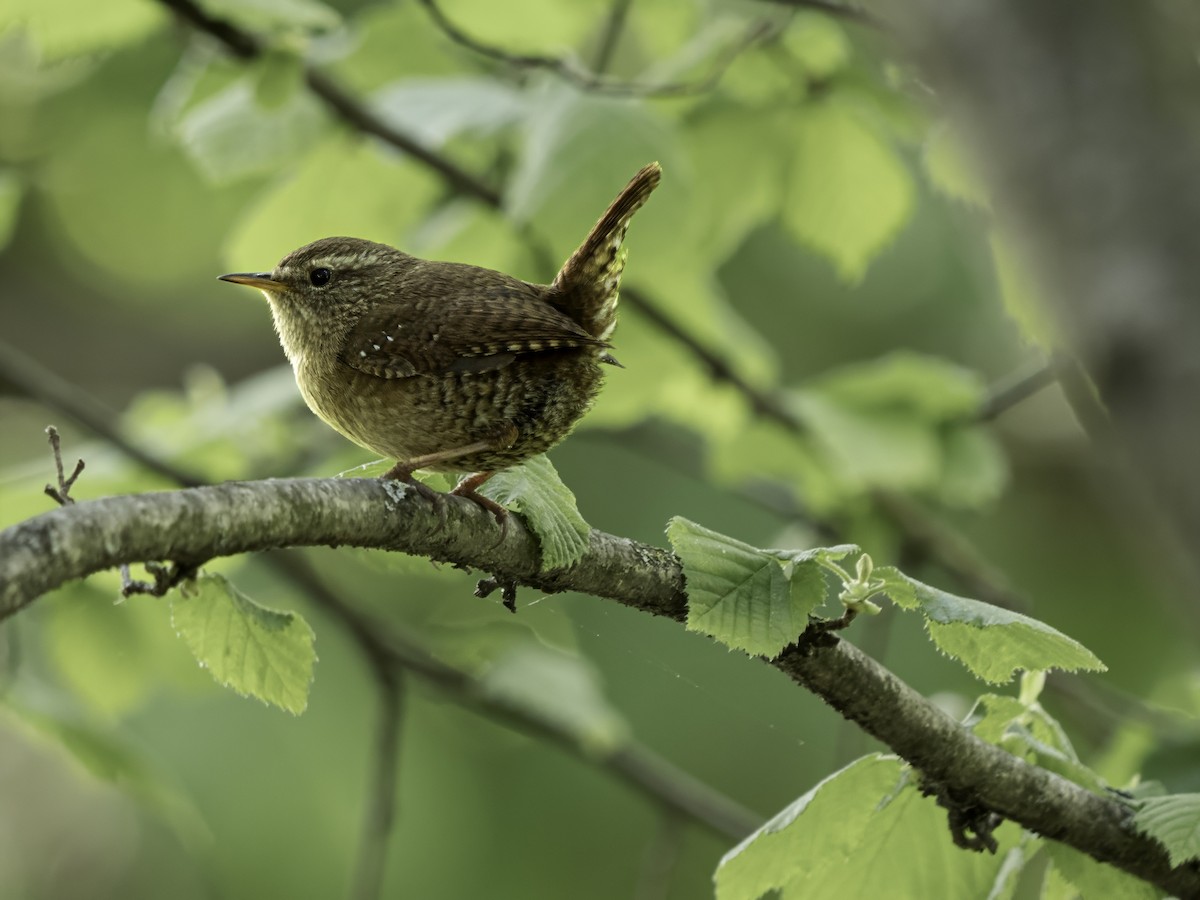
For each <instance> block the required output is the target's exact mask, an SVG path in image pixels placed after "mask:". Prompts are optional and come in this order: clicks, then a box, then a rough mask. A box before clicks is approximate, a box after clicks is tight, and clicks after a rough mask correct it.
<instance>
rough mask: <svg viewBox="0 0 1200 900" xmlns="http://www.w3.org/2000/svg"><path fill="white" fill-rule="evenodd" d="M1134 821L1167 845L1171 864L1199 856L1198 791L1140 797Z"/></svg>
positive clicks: (1178, 864)
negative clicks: (1196, 792)
mask: <svg viewBox="0 0 1200 900" xmlns="http://www.w3.org/2000/svg"><path fill="white" fill-rule="evenodd" d="M1133 824H1134V825H1135V826H1137V829H1138V830H1139V831H1141V832H1142V833H1143V834H1148V835H1150V837H1152V838H1154V839H1155V840H1156V841H1158V842H1159V843H1160V844H1162V845H1163V846H1164V847H1166V848H1167V853H1169V854H1170V857H1171V865H1172V866H1180V865H1183V864H1184V863H1185V862H1187V861H1188V860H1193V859H1200V794H1168V795H1167V796H1165V797H1150V798H1148V799H1146V800H1143V801H1141V803H1140V804H1139V807H1138V811H1137V813H1136V814H1135V815H1134V817H1133Z"/></svg>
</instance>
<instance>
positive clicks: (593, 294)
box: [551, 162, 662, 340]
mask: <svg viewBox="0 0 1200 900" xmlns="http://www.w3.org/2000/svg"><path fill="white" fill-rule="evenodd" d="M661 178H662V167H660V166H659V164H658V163H656V162H655V163H650V165H648V166H645V167H644V168H643V169H642V170H641V171H639V172H638V173H637V174H636V175H634V176H633V178H632V179H631V180H630V182H629V184H627V185H626V186H625V189H624V190H623V191H621V193H620V194H618V195H617V199H616V200H614V201H613V202H612V204H611V205H610V206H609V207H608V210H607V211H606V212H605V213H604V215H603V216H601V217H600V221H599V222H597V223H596V224H595V226H594V227H593V228H592V230H591V232H590V233H589V234H588V236H587V237H586V238H585V239H584V241H583V243H582V244H580V245H579V249H578V250H576V251H575V252H574V253H572V254H571V258H570V259H568V260H567V262H566V264H565V265H564V266H563V267H562V270H561V271H560V272H559V273H558V276H557V277H556V278H555V279H554V283H553V284H552V285H551V287H552V288H553V291H554V293H553V294H552V298H551V302H552V303H553V304H554V305H555V306H557V307H558V308H559V309H561V310H562V311H563V312H564V313H566V314H567V315H568V316H570V317H571V318H572V319H573V320H574V321H575V322H577V323H578V324H579V325H580V326H582V327H583V329H584V330H585V331H586V332H587V333H588V334H590V335H592V336H593V337H596V338H599V339H600V340H607V338H608V337H609V335H611V334H612V331H613V328H615V327H616V324H617V297H618V291H619V288H620V285H621V272H622V271H623V270H624V269H625V255H626V253H625V250H624V249H623V248H622V246H621V244H622V242H623V241H624V240H625V232H626V230H628V228H629V220H630V219H632V218H633V214H634V213H636V212H637V211H638V210H639V209H641V207H642V204H644V203H645V202H646V198H648V197H649V196H650V193H651V192H652V191H653V190H654V189H655V188H656V187H658V182H659V180H660V179H661Z"/></svg>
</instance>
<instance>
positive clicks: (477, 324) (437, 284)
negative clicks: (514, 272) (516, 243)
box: [342, 263, 607, 378]
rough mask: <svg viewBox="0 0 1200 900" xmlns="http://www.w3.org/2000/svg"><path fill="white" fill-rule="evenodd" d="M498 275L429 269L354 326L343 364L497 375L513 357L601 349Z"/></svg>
mask: <svg viewBox="0 0 1200 900" xmlns="http://www.w3.org/2000/svg"><path fill="white" fill-rule="evenodd" d="M544 290H545V289H544V288H541V289H539V288H535V287H533V286H532V285H529V284H526V283H525V282H523V281H518V280H517V279H515V278H510V277H508V276H506V275H503V274H501V273H499V272H492V271H490V270H488V269H478V268H476V267H473V266H458V265H451V264H448V263H430V264H428V265H427V266H426V267H425V269H424V271H423V272H420V273H417V275H416V277H410V278H408V279H406V280H405V282H404V283H403V284H402V285H400V286H398V288H397V290H396V294H397V295H398V297H397V298H396V299H395V300H392V301H389V302H382V303H379V304H377V305H376V306H375V307H374V308H373V309H372V310H370V311H368V312H367V313H366V314H364V315H363V317H362V318H361V319H359V321H358V323H357V324H356V325H355V327H354V329H353V330H352V331H351V333H350V335H349V337H348V338H347V340H346V343H345V345H344V348H343V351H342V360H343V362H345V363H346V364H347V365H349V366H352V367H354V368H356V369H359V370H360V371H363V372H367V373H369V374H371V375H376V376H378V377H380V378H407V377H410V376H413V375H439V374H443V373H446V372H480V371H486V370H488V369H494V368H500V367H502V366H506V365H508V364H509V363H511V362H512V361H513V360H514V359H516V357H517V356H518V355H520V354H525V353H537V352H545V351H555V350H565V349H570V348H576V347H584V346H607V344H605V343H604V342H603V341H600V340H597V339H596V338H594V337H592V336H591V335H589V334H588V333H587V332H585V331H584V330H583V329H582V328H580V327H579V326H578V325H577V324H575V323H574V322H572V321H571V320H570V319H569V318H567V317H566V316H565V315H564V314H563V313H561V312H559V311H558V310H556V309H554V307H552V306H550V305H549V304H547V303H546V302H545V301H544V300H542V299H541V294H540V291H544Z"/></svg>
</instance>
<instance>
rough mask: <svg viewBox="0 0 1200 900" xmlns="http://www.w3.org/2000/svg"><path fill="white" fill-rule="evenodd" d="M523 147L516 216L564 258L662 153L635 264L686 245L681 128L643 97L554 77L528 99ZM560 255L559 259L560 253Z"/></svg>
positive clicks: (636, 229)
mask: <svg viewBox="0 0 1200 900" xmlns="http://www.w3.org/2000/svg"><path fill="white" fill-rule="evenodd" d="M527 102H528V104H529V106H528V109H529V115H528V116H527V117H526V119H525V122H524V125H523V128H522V132H523V133H522V140H521V151H520V155H519V157H518V159H517V162H516V167H515V169H514V171H513V174H512V177H511V178H510V179H509V180H508V184H507V185H506V187H505V197H504V203H505V208H506V209H507V211H508V214H509V215H510V216H511V217H512V218H513V219H514V220H516V221H517V222H521V223H526V222H532V223H533V224H534V225H535V226H536V229H537V231H538V232H539V233H540V234H542V235H544V236H545V238H546V239H547V241H548V242H549V243H550V244H551V245H552V246H553V251H554V254H555V255H556V256H559V257H562V258H563V259H565V258H566V255H567V254H568V253H570V252H572V251H573V250H574V249H575V248H576V247H577V246H578V245H579V243H580V241H582V240H583V238H584V236H585V235H586V234H587V232H588V229H590V228H591V227H592V225H593V224H594V223H595V222H596V220H597V219H598V218H599V217H600V215H601V214H602V213H603V212H604V210H605V209H606V208H607V207H608V204H609V203H610V202H612V199H613V198H614V197H615V196H616V195H617V192H618V191H619V190H620V189H621V188H623V187H624V186H625V184H626V182H628V180H629V179H630V178H631V177H632V176H633V174H634V172H636V171H638V169H640V168H641V167H642V166H644V165H646V163H648V162H651V161H653V160H659V161H660V162H661V163H662V166H663V171H664V177H663V183H662V185H661V186H660V187H659V188H658V189H657V190H655V192H654V195H653V197H652V198H651V199H650V200H649V201H648V202H647V204H646V207H645V209H643V210H641V211H640V212H639V213H638V214H637V217H636V219H635V220H634V224H633V226H632V227H631V229H630V238H629V242H628V246H629V247H630V257H629V259H630V262H629V265H630V269H631V271H632V270H633V269H634V267H637V269H638V270H639V271H640V269H641V267H642V266H643V265H645V264H647V263H651V262H653V261H654V260H655V259H656V257H658V256H659V255H665V256H667V257H670V258H674V257H675V256H677V255H678V253H679V252H680V249H681V248H678V247H676V245H677V244H678V243H679V223H680V222H681V221H686V215H687V211H688V210H687V204H688V200H689V191H688V188H689V184H688V181H687V178H686V175H685V172H686V167H685V166H683V165H681V164H679V163H678V162H677V161H678V160H679V159H680V157H681V155H682V154H681V152H680V149H679V147H678V139H677V137H676V135H675V132H674V131H673V130H672V129H671V128H669V127H668V125H667V123H666V122H665V121H664V120H663V118H662V116H659V115H655V114H654V113H653V112H652V111H651V110H650V109H649V108H648V107H646V106H645V105H643V104H641V103H630V102H629V101H627V100H618V99H614V98H611V97H600V96H596V95H594V94H581V93H579V92H578V91H576V90H574V89H572V88H570V87H569V86H567V85H565V84H563V83H561V82H559V81H548V82H546V83H545V84H544V85H543V86H542V88H541V89H539V90H537V91H536V92H534V93H533V94H532V95H531V96H530V97H529V99H528V101H527ZM555 262H558V260H555Z"/></svg>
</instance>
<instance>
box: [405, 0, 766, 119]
mask: <svg viewBox="0 0 1200 900" xmlns="http://www.w3.org/2000/svg"><path fill="white" fill-rule="evenodd" d="M418 2H419V3H420V5H421V6H422V7H424V9H425V12H426V13H427V14H428V15H429V19H430V21H432V22H433V24H434V26H435V27H436V28H437V29H438V30H439V31H441V32H442V34H444V35H445V36H446V37H447V38H448V39H449V40H450V41H451V42H453V43H455V44H457V45H458V46H460V47H464V48H466V49H467V50H470V51H471V52H472V53H475V54H477V55H479V56H482V57H485V58H486V59H490V60H494V61H495V62H499V63H503V64H504V65H506V66H510V67H512V68H515V69H540V70H542V71H546V72H550V73H552V74H554V75H555V76H557V77H559V78H561V79H563V80H564V81H567V82H569V83H570V84H573V85H575V86H576V87H578V88H579V89H580V90H583V91H588V92H591V93H597V94H607V95H611V96H621V97H686V96H694V95H696V94H703V93H707V92H708V91H711V90H712V89H713V88H715V87H716V86H717V85H718V84H719V83H720V81H721V79H722V78H723V77H724V75H725V73H726V72H727V71H728V70H729V67H730V66H732V65H733V63H734V62H735V61H736V60H737V58H738V57H739V56H741V55H742V54H743V53H744V52H745V51H747V50H749V49H750V48H751V47H753V46H754V45H755V44H757V43H759V42H760V41H762V40H764V39H766V38H767V37H769V36H770V35H772V34H774V33H775V32H776V31H777V29H778V25H777V24H776V23H775V22H773V21H771V20H767V19H764V20H762V21H758V22H754V23H752V24H751V25H750V26H749V27H748V28H747V29H746V30H745V31H744V32H743V33H742V36H741V37H740V38H739V39H738V40H736V41H734V42H732V43H731V44H730V45H729V46H728V47H726V48H725V49H724V50H723V51H722V52H721V53H720V54H718V56H717V57H716V60H715V62H714V63H713V66H712V69H711V70H710V71H709V73H708V74H707V75H705V76H703V77H701V78H699V79H696V80H695V81H675V82H667V83H664V84H640V83H638V82H634V81H621V80H618V79H613V78H607V77H605V75H604V67H605V66H607V62H608V60H607V58H604V57H602V61H603V62H604V64H605V66H598V68H597V71H593V72H589V71H587V70H586V69H584V68H582V67H581V66H580V65H579V64H578V63H576V62H575V61H574V60H572V59H571V58H569V57H565V56H548V55H544V54H540V53H513V52H511V51H509V50H505V49H504V48H503V47H497V46H495V45H494V44H488V43H486V42H484V41H481V40H479V39H478V38H476V37H473V36H472V35H470V34H469V33H468V32H466V31H465V30H464V29H462V28H460V27H459V26H458V25H457V24H455V22H454V21H453V20H452V19H451V18H450V17H449V16H447V15H446V13H445V11H444V10H443V9H442V8H441V6H439V5H438V3H437V2H436V0H418ZM628 5H629V3H628V0H625V2H624V6H625V7H626V8H628ZM623 20H624V11H622V13H621V16H620V20H619V21H617V25H616V31H615V32H614V34H615V33H619V28H620V24H621V22H623ZM613 22H614V17H612V16H610V18H609V25H610V27H612V24H613ZM607 40H608V38H607V36H606V41H607ZM609 52H611V50H610V51H609Z"/></svg>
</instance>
